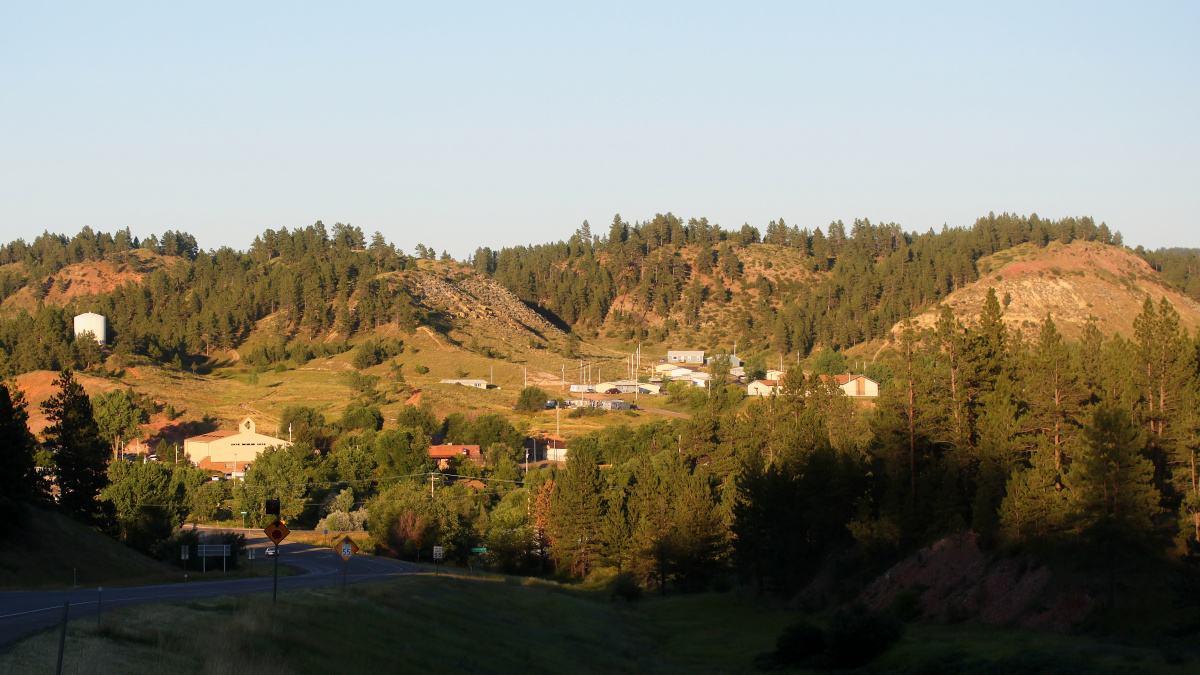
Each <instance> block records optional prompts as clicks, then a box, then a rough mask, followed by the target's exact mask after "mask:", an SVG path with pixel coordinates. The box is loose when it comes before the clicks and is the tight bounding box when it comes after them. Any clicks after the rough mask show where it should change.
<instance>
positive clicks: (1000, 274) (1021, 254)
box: [896, 242, 1200, 338]
mask: <svg viewBox="0 0 1200 675" xmlns="http://www.w3.org/2000/svg"><path fill="white" fill-rule="evenodd" d="M977 267H978V268H979V273H980V279H979V280H978V281H976V282H974V283H972V284H969V285H967V286H964V287H963V288H960V289H958V290H956V291H955V292H953V293H951V294H950V295H949V296H947V297H946V299H945V303H944V304H947V305H949V306H950V308H951V309H953V310H954V313H955V315H956V316H958V317H959V318H960V319H962V320H963V321H964V322H966V323H971V322H973V321H974V320H975V319H976V318H977V317H978V316H979V313H980V311H982V309H983V304H984V301H985V300H986V298H987V292H988V289H989V288H994V289H996V296H997V297H998V298H999V299H1000V300H1001V301H1003V300H1004V299H1005V298H1007V299H1008V306H1007V307H1005V309H1004V321H1005V323H1007V324H1008V326H1009V328H1010V329H1011V330H1015V329H1017V328H1020V329H1022V330H1023V331H1024V333H1025V335H1026V336H1027V337H1029V336H1030V335H1031V334H1036V333H1035V331H1036V330H1037V326H1038V325H1040V323H1041V321H1042V319H1044V318H1045V316H1046V315H1047V314H1050V315H1051V316H1052V317H1053V319H1054V322H1055V324H1056V325H1057V327H1058V330H1059V332H1060V333H1062V334H1063V335H1065V336H1066V337H1068V338H1078V337H1079V336H1080V335H1082V333H1083V327H1084V325H1085V324H1086V323H1087V320H1088V317H1090V316H1095V317H1096V318H1097V327H1098V328H1099V329H1100V331H1101V332H1102V333H1104V334H1105V335H1106V336H1112V335H1113V334H1114V333H1120V334H1121V335H1123V336H1125V337H1130V336H1132V335H1133V320H1134V317H1136V316H1137V315H1138V314H1140V313H1141V312H1142V303H1143V302H1145V299H1146V297H1147V296H1149V297H1150V298H1151V299H1152V300H1153V301H1154V302H1155V303H1157V302H1159V301H1160V300H1161V299H1162V298H1166V299H1167V300H1168V301H1169V302H1170V303H1171V304H1173V305H1174V306H1175V309H1176V311H1178V312H1179V315H1180V319H1181V323H1182V325H1183V326H1184V327H1186V328H1188V329H1189V330H1195V329H1196V328H1197V327H1200V303H1197V302H1196V301H1194V300H1192V299H1191V298H1189V297H1187V296H1185V295H1183V294H1181V293H1179V292H1177V291H1175V290H1174V289H1172V288H1169V285H1168V284H1166V283H1165V282H1164V281H1163V280H1162V279H1161V278H1160V277H1159V274H1158V272H1156V271H1155V270H1154V269H1153V268H1152V267H1150V265H1148V264H1147V263H1146V261H1144V260H1142V259H1141V258H1139V257H1137V256H1136V255H1134V254H1133V253H1132V252H1130V251H1128V250H1126V249H1123V248H1120V247H1117V246H1108V245H1105V244H1098V243H1095V242H1074V243H1071V244H1069V245H1063V244H1060V243H1057V242H1055V243H1051V244H1050V245H1049V246H1047V247H1045V248H1037V247H1035V246H1033V245H1032V244H1023V245H1021V246H1018V247H1016V248H1013V249H1009V250H1006V251H1000V252H998V253H995V254H993V255H990V256H987V257H985V258H981V259H980V260H979V261H978V263H977ZM939 311H940V309H939V308H938V307H934V308H931V309H929V310H928V311H926V312H924V313H922V314H921V315H920V316H918V317H917V318H916V319H915V321H916V323H917V324H919V325H921V326H924V327H931V326H933V325H934V323H936V321H937V316H938V312H939ZM899 327H900V326H899V325H898V326H897V327H896V330H898V329H899Z"/></svg>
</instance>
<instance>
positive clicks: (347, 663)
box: [0, 575, 1196, 674]
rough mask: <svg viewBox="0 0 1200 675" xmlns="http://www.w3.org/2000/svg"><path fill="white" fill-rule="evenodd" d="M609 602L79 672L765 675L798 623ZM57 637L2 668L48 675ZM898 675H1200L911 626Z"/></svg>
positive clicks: (1104, 648)
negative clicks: (759, 668) (769, 658)
mask: <svg viewBox="0 0 1200 675" xmlns="http://www.w3.org/2000/svg"><path fill="white" fill-rule="evenodd" d="M606 597H607V596H606V595H605V594H604V593H602V592H599V591H596V590H592V591H588V590H582V589H579V588H578V587H574V588H573V587H564V586H560V585H556V584H551V583H548V582H533V581H520V580H516V579H498V578H487V579H484V578H477V577H453V576H449V575H442V576H440V577H433V576H416V577H405V578H401V579H397V580H394V581H389V582H382V583H376V584H368V585H362V586H352V587H350V588H349V589H347V590H346V591H342V590H341V589H340V588H337V587H332V588H322V589H308V590H303V591H296V592H289V593H285V594H283V595H282V596H281V598H280V602H279V604H278V605H275V606H273V605H272V604H271V603H270V601H269V599H267V598H265V597H240V598H219V599H213V600H203V601H198V602H190V603H186V604H180V605H166V606H158V605H155V606H145V607H137V608H132V609H126V610H119V611H117V612H113V613H112V614H111V615H109V617H108V618H107V620H106V626H105V628H103V629H102V631H101V632H100V633H99V634H97V632H96V630H95V623H94V621H93V620H91V619H81V620H78V621H75V622H73V623H72V625H71V627H70V630H69V634H68V638H67V648H66V659H65V666H64V672H66V673H83V672H127V673H151V672H153V673H157V674H169V673H209V672H212V673H217V672H221V673H327V672H331V671H335V670H337V671H342V670H347V669H353V670H354V671H355V672H363V673H376V672H453V673H458V672H468V673H469V672H488V673H529V672H533V673H568V672H569V673H580V672H582V673H613V672H651V671H653V672H665V673H683V672H689V673H691V672H708V673H718V672H719V673H750V672H755V670H754V657H755V656H756V655H758V654H761V653H764V652H767V651H770V650H771V649H772V648H773V645H774V639H775V636H776V635H777V634H778V633H779V631H780V630H781V629H782V628H783V627H784V626H786V625H788V624H790V623H792V622H794V621H796V620H797V619H798V618H800V617H799V615H798V614H797V613H796V612H794V611H788V610H785V609H783V608H780V607H777V606H772V605H768V604H766V603H763V602H761V601H758V600H755V599H749V598H739V597H738V596H737V595H735V594H732V593H722V594H712V593H709V594H699V595H686V596H671V597H667V598H656V597H652V598H647V599H645V600H642V601H640V602H638V603H634V604H627V603H624V602H617V603H614V602H609V601H608V600H607V599H606ZM57 645H58V635H57V633H56V632H55V631H52V630H51V631H47V632H45V633H42V634H41V635H37V636H34V637H32V638H30V639H27V640H25V641H24V642H22V643H20V644H18V645H16V646H15V647H14V648H13V650H12V651H11V652H9V653H8V654H6V655H3V656H0V670H3V671H4V672H6V673H14V674H15V673H35V672H45V671H46V670H47V668H49V667H51V665H50V664H53V663H54V658H55V654H56V649H57ZM875 665H876V666H878V667H879V668H882V669H884V670H886V671H888V672H901V673H918V672H931V669H934V668H936V669H937V671H938V672H948V673H953V672H1064V673H1067V672H1102V673H1103V672H1130V671H1133V670H1136V671H1137V672H1150V673H1156V672H1158V673H1176V672H1178V673H1185V672H1194V668H1195V665H1196V663H1195V661H1190V662H1189V661H1188V660H1187V658H1186V657H1184V656H1180V655H1178V654H1174V653H1167V654H1163V653H1160V652H1158V651H1155V650H1151V649H1144V648H1135V647H1128V646H1121V645H1116V644H1109V643H1104V642H1100V641H1096V640H1092V639H1089V638H1081V637H1070V636H1062V635H1053V634H1035V633H1030V632H1025V631H1018V630H1006V629H989V628H979V627H971V626H941V625H926V626H910V627H909V630H908V633H907V637H906V638H905V639H904V640H902V641H901V643H900V644H899V645H897V646H896V647H894V648H893V650H892V651H891V652H889V653H887V654H885V655H884V656H883V657H882V658H881V659H880V660H879V661H878V662H877V663H876V664H875Z"/></svg>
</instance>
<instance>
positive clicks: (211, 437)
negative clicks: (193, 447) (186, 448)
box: [184, 429, 238, 443]
mask: <svg viewBox="0 0 1200 675" xmlns="http://www.w3.org/2000/svg"><path fill="white" fill-rule="evenodd" d="M237 435H238V432H237V431H229V430H228V429H220V430H218V431H210V432H208V433H207V434H200V435H199V436H192V437H190V438H186V439H184V440H185V441H195V442H197V443H207V442H209V441H215V440H217V439H219V438H228V437H230V436H237Z"/></svg>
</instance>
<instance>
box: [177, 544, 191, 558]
mask: <svg viewBox="0 0 1200 675" xmlns="http://www.w3.org/2000/svg"><path fill="white" fill-rule="evenodd" d="M189 557H191V556H189V555H188V545H187V544H184V545H183V546H180V547H179V559H180V560H187V559H188V558H189Z"/></svg>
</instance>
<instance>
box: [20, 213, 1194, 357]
mask: <svg viewBox="0 0 1200 675" xmlns="http://www.w3.org/2000/svg"><path fill="white" fill-rule="evenodd" d="M1074 241H1086V242H1095V243H1096V245H1098V246H1099V245H1106V244H1112V245H1115V246H1119V245H1120V244H1121V243H1122V242H1121V235H1120V233H1112V232H1110V231H1109V228H1108V227H1107V226H1106V225H1105V224H1104V223H1100V224H1099V225H1097V224H1095V222H1094V221H1093V220H1092V219H1091V218H1088V217H1082V218H1066V219H1062V220H1057V221H1048V220H1043V219H1040V218H1038V217H1037V216H1036V215H1032V216H1028V217H1024V216H1012V215H1007V214H1003V215H1000V216H996V215H988V216H987V217H985V218H980V219H979V220H978V221H977V222H976V223H975V224H974V225H973V226H972V227H968V228H943V230H942V231H941V232H934V231H932V230H930V231H928V232H926V233H924V234H918V233H913V232H905V231H904V230H903V229H902V228H901V227H900V226H899V225H896V224H894V223H889V224H876V223H871V222H869V221H866V220H856V221H855V222H854V223H853V224H852V225H851V226H850V227H849V228H847V227H846V226H845V225H844V224H843V223H841V222H835V223H832V224H830V225H829V226H828V227H826V228H824V229H821V228H816V229H814V230H811V231H810V230H807V229H800V228H797V227H795V226H789V225H788V224H786V223H784V222H783V221H782V220H780V221H773V222H771V223H770V224H769V225H768V226H767V227H766V231H765V233H763V232H760V231H759V230H758V229H757V228H754V227H751V226H749V225H744V226H742V227H741V228H740V229H736V230H724V229H722V228H720V227H718V226H715V225H712V224H710V223H708V222H707V221H706V220H704V219H692V220H689V221H687V222H684V221H683V220H681V219H679V218H676V217H675V216H673V215H671V214H667V215H659V216H656V217H655V218H654V219H652V220H650V221H647V222H643V223H634V224H629V223H627V222H624V221H622V220H621V219H620V217H619V216H618V217H615V218H614V219H613V222H612V224H611V226H610V227H609V230H608V232H607V234H605V235H604V236H598V235H594V234H593V233H592V232H591V231H590V228H589V226H588V225H587V223H585V224H584V225H583V227H581V228H580V229H579V230H578V231H576V232H575V233H574V234H573V236H571V237H570V238H569V239H568V240H567V241H565V242H564V241H560V242H557V243H551V244H543V245H536V246H521V247H514V248H504V249H501V250H499V251H492V250H490V249H488V248H480V249H478V250H477V252H476V253H475V255H474V256H472V258H471V259H470V260H468V261H466V264H460V263H457V262H455V261H453V260H450V259H449V256H446V255H445V254H443V255H442V256H441V257H440V258H439V257H438V256H437V255H436V254H435V252H434V251H432V250H430V249H427V248H426V247H424V246H422V245H418V246H417V250H416V254H415V255H407V254H405V253H404V252H403V251H401V250H399V249H397V248H396V247H395V245H394V244H392V243H389V242H388V241H387V240H386V239H385V237H384V236H383V235H381V234H379V233H375V235H374V236H372V237H370V238H369V239H368V237H366V236H365V235H364V234H363V232H362V231H361V230H360V229H359V228H357V227H352V226H349V225H343V224H340V223H339V224H335V225H334V226H333V227H332V228H329V229H327V228H326V226H325V225H324V224H323V223H321V222H317V223H315V224H314V225H311V226H308V227H305V228H298V229H295V230H292V231H288V230H287V229H282V230H279V231H272V230H267V231H266V232H264V233H263V234H261V235H260V236H258V237H256V238H255V240H254V242H253V244H252V245H251V247H250V248H249V250H247V251H235V250H232V249H229V248H221V249H219V250H208V251H205V250H203V249H202V248H201V246H200V242H198V241H197V240H196V238H195V237H193V236H192V235H189V234H186V233H181V232H173V231H168V232H166V233H164V234H163V235H162V236H161V237H159V236H152V237H150V238H147V239H144V240H138V239H137V238H136V237H134V236H132V235H131V233H130V232H129V230H128V229H126V230H123V231H119V232H116V233H114V234H108V233H97V232H93V231H92V230H91V229H90V228H86V227H85V228H83V230H82V231H80V232H79V233H78V234H76V235H74V236H73V237H67V236H65V235H57V234H50V233H45V234H43V235H41V236H39V237H37V238H36V239H35V240H34V241H32V242H29V243H27V242H25V241H22V240H17V241H14V242H11V243H8V244H6V245H4V246H3V247H0V302H2V303H3V304H2V305H0V319H2V321H0V374H3V375H5V376H11V375H14V374H17V373H21V372H28V371H31V370H45V369H57V368H60V367H62V366H65V365H71V364H72V363H74V364H76V365H86V364H88V363H90V361H89V359H91V358H94V356H95V355H89V354H86V353H83V352H87V351H88V349H89V348H88V347H87V345H76V344H74V341H73V336H72V335H71V329H70V317H71V315H72V314H73V313H75V312H80V311H95V312H98V313H101V314H103V315H105V316H106V317H108V318H109V329H110V335H109V338H110V340H112V342H113V348H114V351H115V352H116V353H118V354H120V353H123V352H130V353H137V354H142V355H145V356H147V357H150V358H151V359H154V360H156V361H158V362H161V363H164V364H170V363H174V364H176V365H183V364H184V363H186V362H192V363H195V362H196V361H200V360H203V358H204V357H205V356H206V355H208V354H210V353H211V352H212V351H213V350H214V349H227V348H233V347H236V346H238V345H239V344H241V342H242V341H243V340H245V339H246V337H247V336H248V335H249V334H250V331H251V330H252V329H253V328H254V326H255V325H256V323H257V322H259V321H260V320H262V319H263V318H265V317H268V316H273V317H275V319H276V321H275V322H274V324H273V325H274V326H278V327H282V331H281V332H282V335H281V337H282V338H283V339H284V340H286V341H291V342H293V344H295V343H308V342H310V341H313V340H317V341H319V342H320V343H321V344H326V345H328V344H333V345H335V346H336V344H337V343H338V341H344V340H347V339H350V338H352V337H353V336H354V335H355V334H357V333H360V332H363V331H371V330H373V329H375V328H378V327H380V326H387V325H391V326H397V327H399V328H401V329H403V330H405V331H411V330H413V329H415V328H416V327H417V326H418V325H427V326H429V327H430V328H432V329H433V330H436V331H440V332H443V333H445V332H447V331H448V330H449V329H450V328H452V327H454V325H457V327H459V328H462V327H463V325H464V324H467V323H471V322H482V321H486V320H488V318H489V317H490V318H492V319H494V318H495V317H496V316H497V315H503V316H504V317H507V318H506V319H505V320H506V321H508V324H509V325H510V326H512V327H515V328H514V330H515V331H516V332H517V333H521V334H528V335H529V336H530V338H531V339H533V340H544V341H550V339H551V338H557V337H558V336H559V335H560V334H559V333H558V331H557V329H556V328H554V327H553V326H550V325H549V324H547V323H546V322H545V321H544V320H543V317H545V318H546V319H549V320H550V321H552V322H554V323H556V324H557V325H558V326H559V327H562V328H565V329H573V330H575V331H576V332H577V333H578V334H580V335H582V336H583V337H585V338H587V337H595V336H597V335H598V334H599V332H600V331H604V332H605V334H606V335H607V336H609V337H624V338H637V339H641V340H645V341H651V342H653V341H667V340H668V338H670V340H671V342H672V343H676V342H681V341H682V342H687V343H693V344H698V345H701V346H709V347H718V346H725V345H732V343H733V342H735V341H736V342H737V343H738V344H739V348H742V349H745V350H746V351H752V350H758V351H773V352H776V353H793V352H807V351H808V350H810V349H811V348H812V347H813V346H814V345H816V344H821V345H825V346H830V347H834V348H845V347H848V346H852V345H855V344H858V343H861V342H864V341H868V340H871V339H873V338H879V337H883V336H886V335H887V334H888V332H889V331H890V330H891V329H892V327H893V326H894V325H895V324H896V322H898V321H900V320H902V319H904V318H906V317H910V316H914V315H916V314H919V313H920V312H922V311H924V310H926V309H928V308H930V307H932V306H934V305H935V304H937V303H938V302H939V301H941V300H942V299H944V298H946V297H947V296H948V295H949V294H951V293H953V292H955V291H956V290H959V289H962V288H964V287H967V286H969V285H971V284H973V283H974V282H976V281H978V280H979V279H980V274H981V272H980V268H979V261H980V259H981V258H984V257H986V256H993V255H995V254H997V253H999V252H1003V251H1007V250H1009V249H1012V248H1013V247H1018V246H1024V247H1026V248H1027V249H1034V250H1038V249H1044V248H1045V247H1047V246H1048V245H1049V244H1050V243H1051V242H1059V243H1069V242H1074ZM1114 250H1115V249H1114ZM1138 253H1140V254H1142V255H1143V257H1144V258H1145V259H1146V260H1147V261H1148V262H1149V264H1150V265H1151V266H1152V269H1151V270H1150V271H1149V274H1158V273H1161V276H1160V278H1159V281H1162V282H1163V283H1164V284H1167V285H1169V286H1174V287H1175V288H1177V289H1179V290H1181V291H1183V292H1187V293H1188V294H1190V295H1191V296H1192V297H1200V274H1198V270H1200V265H1197V264H1196V262H1197V260H1200V259H1198V258H1197V256H1196V252H1195V251H1186V250H1170V251H1157V252H1153V253H1145V252H1144V251H1140V249H1139V251H1138ZM468 265H470V266H473V268H474V271H472V270H471V267H468ZM1155 270H1157V272H1155ZM482 277H491V278H492V279H493V280H494V281H495V282H498V283H499V284H500V285H502V286H503V287H506V288H507V289H509V290H511V291H512V292H513V293H514V294H515V295H516V296H518V297H519V298H520V299H521V300H523V301H525V304H527V305H529V306H532V307H534V308H535V309H537V310H538V311H539V312H540V313H541V315H542V316H538V315H537V314H534V313H533V312H529V311H528V310H527V308H526V307H525V305H523V304H522V303H521V302H517V301H515V299H512V300H511V301H510V300H509V299H508V298H511V296H508V297H507V298H506V297H501V296H504V294H503V293H502V292H500V289H499V288H498V287H496V286H494V285H493V286H486V285H483V286H481V285H480V284H486V283H490V282H487V280H486V279H484V278H482ZM443 282H445V283H443ZM448 284H449V285H448ZM1139 297H1140V296H1139ZM472 303H477V304H486V305H487V306H486V307H484V308H483V309H482V311H476V312H473V311H470V310H469V305H471V304H472ZM496 303H500V304H501V305H505V308H504V309H503V310H501V311H497V310H495V309H494V305H495V304H496ZM452 307H459V308H460V309H461V310H462V311H455V310H453V309H452ZM452 324H453V325H452ZM506 339H508V340H511V339H513V335H511V334H510V335H507V336H506ZM314 344H316V343H314ZM81 350H82V352H81ZM300 351H305V350H304V349H301V350H300ZM300 356H301V358H302V357H303V354H301V355H300Z"/></svg>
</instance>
